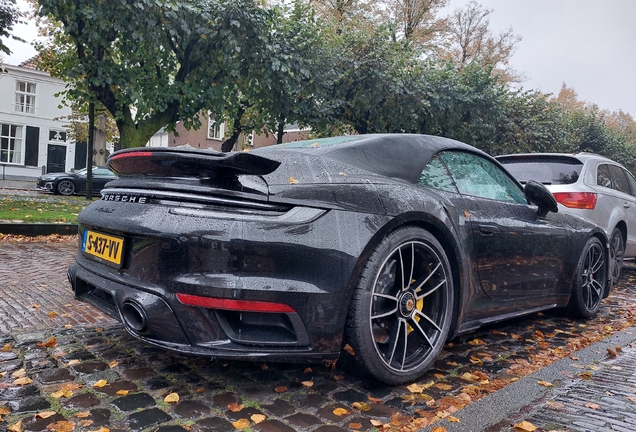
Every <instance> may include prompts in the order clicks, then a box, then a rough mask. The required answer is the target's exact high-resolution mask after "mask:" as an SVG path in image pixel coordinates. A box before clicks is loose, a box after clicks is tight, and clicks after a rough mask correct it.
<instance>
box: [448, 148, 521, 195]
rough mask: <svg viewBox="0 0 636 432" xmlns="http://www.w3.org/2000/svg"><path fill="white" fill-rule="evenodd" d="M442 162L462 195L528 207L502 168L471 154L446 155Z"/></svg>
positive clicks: (455, 153)
mask: <svg viewBox="0 0 636 432" xmlns="http://www.w3.org/2000/svg"><path fill="white" fill-rule="evenodd" d="M440 158H441V160H442V162H444V164H445V165H446V167H447V168H448V171H449V172H450V174H451V176H452V177H453V180H455V185H456V186H457V189H458V190H459V193H461V194H465V195H473V196H478V197H481V198H488V199H492V200H497V201H509V202H516V203H520V204H527V203H528V201H527V200H526V198H525V195H524V193H523V190H522V189H521V188H520V187H519V185H518V184H517V183H516V182H515V181H514V180H512V179H511V178H510V177H509V176H508V175H507V174H506V173H505V172H504V171H502V169H501V168H499V167H498V166H497V165H495V164H494V163H492V162H491V161H489V160H487V159H485V158H483V157H481V156H478V155H476V154H472V153H464V152H450V151H449V152H443V153H442V154H441V155H440Z"/></svg>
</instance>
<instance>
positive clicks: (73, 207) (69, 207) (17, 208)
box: [0, 196, 90, 223]
mask: <svg viewBox="0 0 636 432" xmlns="http://www.w3.org/2000/svg"><path fill="white" fill-rule="evenodd" d="M88 204H90V202H89V201H86V199H83V198H80V197H62V198H60V197H48V198H30V197H24V196H5V197H2V198H0V221H20V222H47V223H50V222H66V223H72V222H76V221H77V215H78V214H79V212H80V211H82V210H83V209H84V207H86V206H87V205H88Z"/></svg>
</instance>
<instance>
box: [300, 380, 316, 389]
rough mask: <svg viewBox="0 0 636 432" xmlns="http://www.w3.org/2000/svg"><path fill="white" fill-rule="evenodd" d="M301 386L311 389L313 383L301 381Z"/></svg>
mask: <svg viewBox="0 0 636 432" xmlns="http://www.w3.org/2000/svg"><path fill="white" fill-rule="evenodd" d="M301 384H302V385H304V386H305V387H309V388H311V387H313V386H314V382H313V381H303V382H301Z"/></svg>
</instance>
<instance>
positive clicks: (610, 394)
mask: <svg viewBox="0 0 636 432" xmlns="http://www.w3.org/2000/svg"><path fill="white" fill-rule="evenodd" d="M605 395H607V396H610V397H611V396H616V395H615V394H614V393H612V392H611V391H606V392H605Z"/></svg>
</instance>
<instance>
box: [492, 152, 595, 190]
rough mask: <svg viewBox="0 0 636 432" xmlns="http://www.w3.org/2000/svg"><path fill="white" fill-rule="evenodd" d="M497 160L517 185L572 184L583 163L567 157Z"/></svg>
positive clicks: (517, 157) (526, 157) (512, 157)
mask: <svg viewBox="0 0 636 432" xmlns="http://www.w3.org/2000/svg"><path fill="white" fill-rule="evenodd" d="M497 160H498V161H499V162H500V163H501V164H502V165H503V166H504V167H505V168H506V169H507V170H508V171H509V172H510V174H512V175H513V177H514V178H516V179H517V180H518V181H519V183H526V182H527V181H528V180H536V181H538V182H541V183H543V184H547V185H551V184H554V185H557V184H572V183H575V182H576V181H577V180H578V179H579V175H580V174H581V169H582V168H583V162H581V161H579V160H578V159H575V158H571V157H567V156H499V157H498V158H497Z"/></svg>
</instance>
